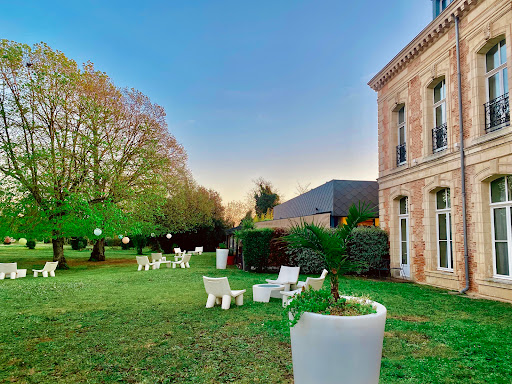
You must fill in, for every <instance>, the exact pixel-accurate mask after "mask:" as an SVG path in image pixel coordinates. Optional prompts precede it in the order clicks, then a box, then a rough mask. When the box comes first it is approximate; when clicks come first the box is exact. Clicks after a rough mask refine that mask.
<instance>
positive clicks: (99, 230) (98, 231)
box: [94, 228, 103, 236]
mask: <svg viewBox="0 0 512 384" xmlns="http://www.w3.org/2000/svg"><path fill="white" fill-rule="evenodd" d="M102 233H103V231H102V230H101V229H99V228H96V229H95V230H94V234H95V235H96V236H99V235H101V234H102Z"/></svg>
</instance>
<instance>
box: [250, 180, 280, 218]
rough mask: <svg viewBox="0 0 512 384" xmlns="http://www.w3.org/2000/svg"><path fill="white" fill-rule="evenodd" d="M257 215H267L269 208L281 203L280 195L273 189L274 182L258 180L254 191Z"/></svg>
mask: <svg viewBox="0 0 512 384" xmlns="http://www.w3.org/2000/svg"><path fill="white" fill-rule="evenodd" d="M254 201H255V209H256V216H262V215H265V214H266V213H267V212H268V211H269V210H270V211H272V209H273V208H274V207H275V206H276V205H278V204H279V195H278V194H277V193H276V192H274V191H272V184H271V183H270V182H268V181H266V180H263V179H261V178H260V179H258V180H256V191H255V192H254Z"/></svg>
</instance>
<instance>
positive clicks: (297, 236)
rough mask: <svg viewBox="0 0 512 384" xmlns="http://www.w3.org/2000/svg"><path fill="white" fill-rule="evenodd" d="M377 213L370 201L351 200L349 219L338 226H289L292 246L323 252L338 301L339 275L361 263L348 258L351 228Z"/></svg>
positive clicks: (288, 236)
mask: <svg viewBox="0 0 512 384" xmlns="http://www.w3.org/2000/svg"><path fill="white" fill-rule="evenodd" d="M374 216H375V211H374V209H373V208H371V207H370V204H368V203H361V202H359V204H358V205H355V204H352V205H351V206H350V208H349V210H348V216H347V220H346V222H345V223H344V224H342V225H340V226H338V227H337V228H335V229H330V228H326V227H323V226H319V225H316V224H315V223H311V224H308V223H306V222H304V221H303V222H302V223H300V224H298V225H296V226H294V227H292V228H291V229H290V234H289V235H286V236H284V237H283V240H284V241H286V242H287V243H288V247H289V248H295V249H298V248H307V249H311V250H313V251H315V252H318V253H319V254H321V255H323V257H324V259H325V264H326V266H327V269H328V271H329V272H330V273H329V276H330V279H331V294H332V296H333V298H334V300H335V301H338V299H339V298H340V293H339V280H338V279H339V276H340V275H344V274H346V273H348V272H352V271H355V270H357V269H358V267H359V266H360V265H359V263H357V262H354V261H352V260H350V259H349V257H348V254H347V243H348V242H349V241H350V238H351V236H352V230H353V229H354V228H355V227H357V225H358V224H359V223H362V222H364V221H366V220H368V219H370V218H372V217H374Z"/></svg>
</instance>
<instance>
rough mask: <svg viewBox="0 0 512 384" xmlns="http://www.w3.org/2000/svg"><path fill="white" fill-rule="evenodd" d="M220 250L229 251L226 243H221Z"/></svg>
mask: <svg viewBox="0 0 512 384" xmlns="http://www.w3.org/2000/svg"><path fill="white" fill-rule="evenodd" d="M219 248H220V249H227V245H226V243H219Z"/></svg>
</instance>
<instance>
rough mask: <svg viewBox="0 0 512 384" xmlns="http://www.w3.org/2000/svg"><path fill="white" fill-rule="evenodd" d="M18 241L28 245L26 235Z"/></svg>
mask: <svg viewBox="0 0 512 384" xmlns="http://www.w3.org/2000/svg"><path fill="white" fill-rule="evenodd" d="M18 243H19V244H20V245H27V239H25V238H24V237H22V238H21V239H19V240H18Z"/></svg>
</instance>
